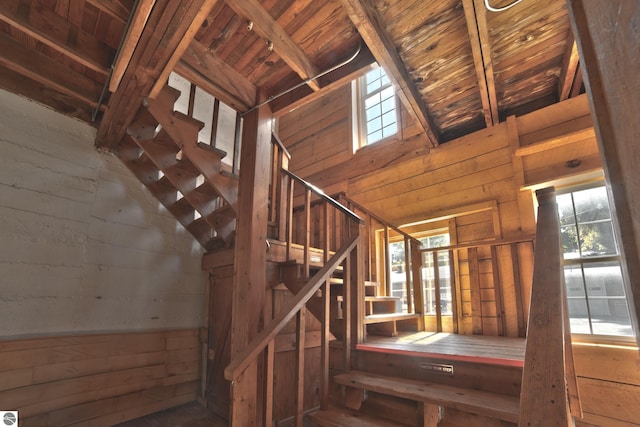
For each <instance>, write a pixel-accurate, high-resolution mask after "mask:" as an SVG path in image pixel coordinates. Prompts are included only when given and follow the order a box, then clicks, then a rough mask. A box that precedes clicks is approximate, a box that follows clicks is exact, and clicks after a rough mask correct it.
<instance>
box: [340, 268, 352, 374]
mask: <svg viewBox="0 0 640 427" xmlns="http://www.w3.org/2000/svg"><path fill="white" fill-rule="evenodd" d="M343 271H344V279H343V280H344V282H343V285H342V322H343V328H344V330H343V334H344V335H343V337H342V346H343V350H344V360H343V362H344V371H345V372H349V371H350V370H351V257H350V256H347V257H346V258H345V259H344V270H343Z"/></svg>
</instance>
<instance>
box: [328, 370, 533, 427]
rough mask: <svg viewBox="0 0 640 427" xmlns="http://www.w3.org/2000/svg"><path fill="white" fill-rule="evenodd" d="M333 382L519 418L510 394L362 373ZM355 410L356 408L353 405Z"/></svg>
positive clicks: (435, 404) (517, 403) (514, 420)
mask: <svg viewBox="0 0 640 427" xmlns="http://www.w3.org/2000/svg"><path fill="white" fill-rule="evenodd" d="M333 381H334V382H335V383H336V384H341V385H344V386H347V387H350V388H353V389H357V390H369V391H374V392H377V393H382V394H387V395H391V396H397V397H402V398H405V399H410V400H415V401H417V402H422V403H425V404H428V405H432V407H434V408H436V410H437V407H438V406H444V407H447V408H453V409H457V410H460V411H464V412H470V413H473V414H478V415H483V416H486V417H491V418H496V419H499V420H504V421H509V422H512V423H517V422H518V418H519V416H518V413H519V406H520V400H519V399H518V397H516V396H511V395H507V394H500V393H491V392H487V391H481V390H473V389H468V388H462V387H454V386H449V385H443V384H435V383H427V382H424V381H417V380H411V379H406V378H396V377H388V376H383V375H377V374H371V373H368V372H361V371H351V372H348V373H344V374H339V375H336V376H334V377H333ZM349 406H351V405H349ZM351 407H352V408H353V406H351ZM353 409H356V408H353ZM425 412H426V411H425ZM425 419H426V416H425ZM436 423H437V418H436V421H435V423H434V422H431V423H430V424H427V423H425V425H429V426H435V425H436Z"/></svg>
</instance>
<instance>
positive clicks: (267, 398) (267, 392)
mask: <svg viewBox="0 0 640 427" xmlns="http://www.w3.org/2000/svg"><path fill="white" fill-rule="evenodd" d="M275 348H276V346H275V341H273V340H272V341H271V342H270V343H269V344H268V345H267V348H266V349H265V363H264V366H265V368H264V371H265V384H264V393H263V396H264V406H263V408H262V409H263V411H264V417H263V420H264V426H265V427H272V426H273V366H274V360H275V355H276V352H275Z"/></svg>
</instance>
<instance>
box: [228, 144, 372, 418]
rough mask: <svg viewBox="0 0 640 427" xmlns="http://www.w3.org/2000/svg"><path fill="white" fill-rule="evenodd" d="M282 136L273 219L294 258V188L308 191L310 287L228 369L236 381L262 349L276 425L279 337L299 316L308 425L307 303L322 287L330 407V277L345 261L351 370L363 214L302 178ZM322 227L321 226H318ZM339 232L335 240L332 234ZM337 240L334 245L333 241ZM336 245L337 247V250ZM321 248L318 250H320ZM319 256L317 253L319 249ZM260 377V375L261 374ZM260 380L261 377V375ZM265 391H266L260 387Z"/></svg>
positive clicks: (324, 402) (299, 371)
mask: <svg viewBox="0 0 640 427" xmlns="http://www.w3.org/2000/svg"><path fill="white" fill-rule="evenodd" d="M278 141H279V140H278V139H277V137H274V151H273V165H274V169H276V171H277V173H273V174H272V177H271V181H272V183H271V184H272V186H271V193H270V198H271V200H270V203H271V204H270V207H269V222H270V223H271V224H272V225H276V226H277V228H278V231H277V234H278V236H280V237H284V238H283V239H281V240H283V241H286V243H287V249H286V259H287V260H291V259H292V258H293V256H294V251H293V231H294V220H295V219H296V218H295V217H294V207H293V200H294V197H293V195H294V192H295V191H296V187H297V186H298V187H301V189H302V190H303V191H304V197H305V204H304V205H305V208H304V212H303V213H302V215H300V212H298V220H300V217H302V223H303V224H302V226H301V227H296V228H298V229H299V230H298V231H299V234H301V235H302V236H303V238H302V240H303V242H302V247H303V248H302V250H303V265H304V275H305V277H306V278H307V279H308V281H307V282H306V284H305V285H304V287H302V289H300V290H299V291H298V292H297V293H296V295H295V296H294V297H293V298H292V299H290V300H289V301H288V303H287V304H286V305H285V306H283V307H282V308H281V309H280V311H279V312H278V313H276V314H275V317H274V318H273V319H272V320H271V321H270V322H268V323H267V325H266V326H265V328H264V329H263V330H262V332H260V334H259V335H258V336H257V337H256V338H255V339H254V340H253V341H252V342H251V343H249V345H248V346H247V348H246V349H245V350H244V351H243V352H241V353H240V354H237V355H235V356H234V358H233V360H232V361H231V363H230V364H229V366H227V368H226V369H225V378H227V379H228V380H230V381H236V380H237V379H238V378H239V377H240V376H241V374H242V373H243V372H244V370H245V369H246V368H247V367H248V366H250V365H251V364H252V363H253V362H254V361H256V360H257V358H258V357H260V356H261V355H262V354H264V356H265V359H264V360H265V362H264V364H263V366H264V376H263V378H264V380H263V381H264V382H263V383H259V384H258V383H257V384H256V387H257V389H258V390H259V391H260V390H262V391H263V402H264V404H263V405H262V407H263V413H262V415H261V418H262V420H263V424H264V425H268V426H271V425H272V419H273V375H274V372H273V367H274V357H275V351H274V346H275V344H274V340H275V337H276V336H277V335H278V333H279V332H280V331H281V330H282V329H283V328H284V327H285V326H286V325H287V323H288V322H289V321H290V320H292V319H293V318H294V317H295V318H296V375H295V378H296V392H295V396H294V400H295V408H296V409H295V415H294V419H295V425H296V426H302V417H303V415H304V407H303V402H304V389H305V385H304V377H305V370H304V366H305V364H304V354H305V353H304V352H305V318H306V304H307V303H308V302H309V301H310V300H311V299H312V298H314V297H315V296H316V295H317V294H318V292H319V291H320V293H321V295H322V303H323V304H322V307H323V310H322V316H321V317H322V318H321V319H319V320H320V322H321V324H322V329H321V356H320V357H321V367H320V369H321V385H320V389H321V394H320V405H321V407H322V408H324V409H326V408H327V407H328V403H329V340H330V338H331V333H330V298H331V297H332V296H331V289H330V288H331V286H330V283H329V279H330V277H331V276H332V275H333V273H334V272H335V271H336V270H337V269H338V268H339V267H340V266H342V269H343V280H344V283H343V286H342V292H343V294H342V298H343V323H342V326H343V328H344V329H343V331H342V334H343V337H342V340H343V355H344V356H343V361H344V369H345V371H348V370H350V364H351V346H352V340H351V336H352V328H353V325H352V324H351V318H352V317H354V318H356V317H355V316H352V310H353V308H354V307H355V305H354V304H353V303H352V300H353V299H352V294H353V293H355V294H358V288H359V287H360V286H359V284H360V283H361V282H362V280H360V276H359V274H360V272H361V270H362V269H361V268H359V265H358V264H359V262H358V247H359V243H360V227H361V225H362V223H363V220H362V219H361V218H360V217H358V215H356V214H355V213H353V212H352V211H350V210H349V209H347V208H346V207H345V206H343V205H341V204H340V203H338V202H337V201H336V200H334V199H332V198H331V197H329V196H327V195H326V194H325V193H324V192H323V191H322V190H320V189H319V188H317V187H315V186H313V185H311V184H309V183H308V182H306V181H305V180H303V179H302V178H300V177H298V176H297V175H295V174H294V173H292V172H290V171H288V170H287V169H286V167H287V164H288V153H287V151H286V148H284V146H283V145H282V144H281V143H278ZM312 199H315V200H319V201H320V202H321V203H320V204H321V206H322V210H323V212H324V220H323V221H322V222H323V224H322V227H321V230H316V233H315V234H318V235H320V234H322V235H321V238H316V239H315V240H320V241H321V244H320V245H315V246H314V247H315V249H319V250H320V251H321V253H322V256H321V257H320V258H321V259H313V260H312V258H311V256H312V243H317V242H314V241H312V239H311V236H312V231H313V228H312V224H311V201H312ZM332 214H333V217H334V218H336V219H335V221H334V223H333V225H335V224H338V223H339V224H340V230H341V232H340V233H339V234H335V233H332V232H331V230H330V228H331V227H330V225H331V223H330V221H329V218H330V216H332ZM316 228H317V227H316ZM331 235H333V241H332V239H331V238H330V236H331ZM332 243H333V245H332ZM332 249H333V250H332ZM314 253H315V254H317V253H318V252H317V251H316V252H314ZM316 256H317V255H316ZM312 262H313V263H314V264H316V265H317V264H321V265H322V267H321V268H320V270H319V271H318V272H317V273H315V274H314V275H313V277H309V276H310V265H311V263H312ZM259 377H260V376H259ZM256 381H258V379H256ZM259 395H260V392H259Z"/></svg>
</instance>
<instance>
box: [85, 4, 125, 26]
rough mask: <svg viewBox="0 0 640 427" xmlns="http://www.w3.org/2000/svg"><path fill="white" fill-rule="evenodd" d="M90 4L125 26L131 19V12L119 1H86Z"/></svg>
mask: <svg viewBox="0 0 640 427" xmlns="http://www.w3.org/2000/svg"><path fill="white" fill-rule="evenodd" d="M86 1H87V3H88V4H90V5H91V6H94V7H95V8H96V9H98V10H100V11H102V12H104V13H106V14H107V15H109V16H111V17H112V18H114V19H117V20H118V21H120V22H122V23H123V24H124V23H126V22H127V20H128V19H129V13H130V11H129V10H128V9H127V8H126V7H125V6H124V5H123V4H122V3H121V2H119V1H118V0H86Z"/></svg>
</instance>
